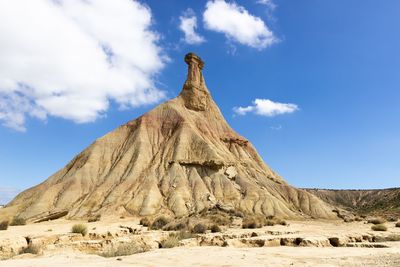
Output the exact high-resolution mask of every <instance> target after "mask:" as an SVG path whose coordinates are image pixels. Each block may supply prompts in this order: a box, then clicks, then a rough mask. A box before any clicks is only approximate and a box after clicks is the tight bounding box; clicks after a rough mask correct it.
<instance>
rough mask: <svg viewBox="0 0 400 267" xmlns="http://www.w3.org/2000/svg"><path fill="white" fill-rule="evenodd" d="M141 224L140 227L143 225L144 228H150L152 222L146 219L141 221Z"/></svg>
mask: <svg viewBox="0 0 400 267" xmlns="http://www.w3.org/2000/svg"><path fill="white" fill-rule="evenodd" d="M139 224H140V225H143V226H145V227H149V226H150V225H151V221H150V219H149V218H147V217H144V218H142V219H140V222H139Z"/></svg>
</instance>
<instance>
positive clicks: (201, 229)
mask: <svg viewBox="0 0 400 267" xmlns="http://www.w3.org/2000/svg"><path fill="white" fill-rule="evenodd" d="M206 231H207V227H206V226H205V225H204V224H202V223H198V224H196V225H195V226H194V227H193V229H192V233H194V234H204V233H205V232H206Z"/></svg>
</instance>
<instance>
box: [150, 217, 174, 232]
mask: <svg viewBox="0 0 400 267" xmlns="http://www.w3.org/2000/svg"><path fill="white" fill-rule="evenodd" d="M169 222H170V220H169V219H168V218H166V217H164V216H160V217H158V218H157V219H155V220H154V222H153V223H152V224H151V229H153V230H160V229H162V228H163V227H164V226H165V225H167V224H168V223H169Z"/></svg>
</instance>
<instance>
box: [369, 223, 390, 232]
mask: <svg viewBox="0 0 400 267" xmlns="http://www.w3.org/2000/svg"><path fill="white" fill-rule="evenodd" d="M371 229H372V230H374V231H387V227H386V226H385V225H384V224H375V225H372V226H371Z"/></svg>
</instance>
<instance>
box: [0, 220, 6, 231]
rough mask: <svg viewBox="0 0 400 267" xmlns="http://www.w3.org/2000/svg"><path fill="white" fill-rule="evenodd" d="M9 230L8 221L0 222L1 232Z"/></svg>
mask: <svg viewBox="0 0 400 267" xmlns="http://www.w3.org/2000/svg"><path fill="white" fill-rule="evenodd" d="M7 229H8V221H2V222H0V230H7Z"/></svg>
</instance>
